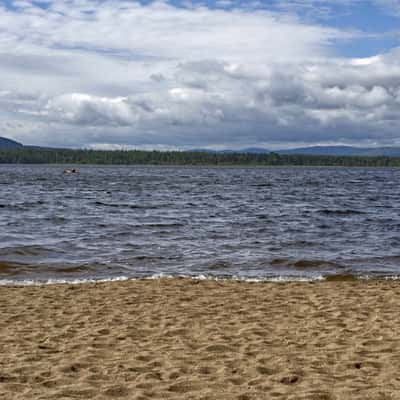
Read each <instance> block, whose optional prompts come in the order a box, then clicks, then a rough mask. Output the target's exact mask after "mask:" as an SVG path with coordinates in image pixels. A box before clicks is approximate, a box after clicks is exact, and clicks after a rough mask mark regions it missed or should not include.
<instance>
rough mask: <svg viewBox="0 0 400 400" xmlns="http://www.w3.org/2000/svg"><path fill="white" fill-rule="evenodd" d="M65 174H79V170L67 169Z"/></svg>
mask: <svg viewBox="0 0 400 400" xmlns="http://www.w3.org/2000/svg"><path fill="white" fill-rule="evenodd" d="M64 174H79V170H77V169H75V168H73V169H65V170H64Z"/></svg>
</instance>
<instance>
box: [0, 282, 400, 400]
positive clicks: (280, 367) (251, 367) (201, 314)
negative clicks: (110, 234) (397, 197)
mask: <svg viewBox="0 0 400 400" xmlns="http://www.w3.org/2000/svg"><path fill="white" fill-rule="evenodd" d="M399 304H400V285H399V284H398V283H397V282H396V281H381V280H370V281H339V282H327V281H319V282H280V283H275V282H272V283H271V282H261V283H257V282H238V281H218V280H192V279H184V278H176V279H172V278H169V279H158V280H157V279H153V280H150V279H139V280H127V281H119V282H106V283H86V284H81V285H71V284H54V285H46V286H1V287H0V307H1V310H2V318H1V319H0V332H1V341H0V351H1V354H2V357H1V359H0V399H7V400H8V399H17V400H18V399H26V398H32V399H71V398H81V399H92V398H93V399H113V398H129V399H142V400H143V399H203V400H205V399H210V400H211V399H238V400H246V399H271V398H275V399H321V400H322V399H340V400H341V399H368V398H371V399H389V398H390V399H392V398H399V397H400V378H399V377H398V370H399V368H400V339H399V338H398V332H399V329H400V315H399V312H398V305H399Z"/></svg>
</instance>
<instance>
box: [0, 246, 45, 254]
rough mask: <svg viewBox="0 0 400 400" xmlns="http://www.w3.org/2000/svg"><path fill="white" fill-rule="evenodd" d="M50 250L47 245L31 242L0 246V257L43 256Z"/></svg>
mask: <svg viewBox="0 0 400 400" xmlns="http://www.w3.org/2000/svg"><path fill="white" fill-rule="evenodd" d="M50 251H51V250H50V249H49V248H48V247H45V246H41V245H37V244H33V245H23V246H10V247H3V248H0V257H9V256H43V255H45V254H48V253H49V252H50Z"/></svg>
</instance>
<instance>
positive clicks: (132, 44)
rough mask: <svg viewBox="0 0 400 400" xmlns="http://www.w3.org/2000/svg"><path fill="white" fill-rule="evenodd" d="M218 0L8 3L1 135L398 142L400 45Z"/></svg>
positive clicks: (59, 141)
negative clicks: (365, 50) (339, 51)
mask: <svg viewBox="0 0 400 400" xmlns="http://www.w3.org/2000/svg"><path fill="white" fill-rule="evenodd" d="M349 1H350V0H349ZM228 3H229V4H228ZM292 3H294V2H293V1H292ZM308 4H309V5H311V6H312V5H313V4H315V2H313V1H311V0H310V1H309V2H308ZM219 7H220V8H216V9H210V8H207V7H205V6H204V5H203V6H201V5H196V4H194V3H191V4H190V7H189V5H187V6H186V7H177V6H174V5H172V4H170V3H169V2H166V1H163V2H161V1H156V2H151V3H149V4H147V5H144V4H141V3H139V2H132V1H129V2H128V1H117V0H106V1H100V0H99V1H97V0H57V1H52V0H47V1H46V2H45V3H43V2H42V3H41V5H39V3H38V2H33V1H14V2H13V8H7V7H5V6H3V7H1V6H0V29H1V31H2V32H3V34H2V36H1V37H0V60H1V62H0V78H1V79H0V115H1V116H2V119H1V120H2V122H1V126H0V128H1V129H2V135H8V136H10V137H14V138H16V139H19V140H22V141H23V142H25V143H31V144H42V145H58V146H73V147H78V146H88V147H96V146H97V147H98V146H105V145H110V147H115V146H117V147H118V146H120V145H122V146H125V145H126V146H138V147H146V146H147V147H148V146H153V147H157V148H160V147H161V148H170V147H178V148H185V147H191V146H211V147H240V146H242V145H264V144H265V145H271V146H273V145H278V144H279V145H284V146H286V145H293V144H295V143H298V142H301V143H321V142H332V141H340V142H346V143H353V142H356V141H363V142H365V143H367V142H368V143H369V142H380V143H392V142H395V141H396V138H397V136H396V132H397V130H398V123H399V122H400V121H399V119H400V117H398V116H397V114H399V113H398V109H399V105H400V101H399V100H400V72H399V70H400V69H399V66H400V52H399V51H398V50H393V51H391V52H389V53H386V54H381V55H376V56H374V57H371V58H367V59H341V58H338V57H336V56H335V53H334V47H333V44H334V43H336V42H337V41H341V40H351V39H352V37H353V35H354V34H353V33H349V32H345V31H338V30H336V29H333V28H328V27H324V26H321V25H319V24H316V23H304V22H302V21H301V20H300V19H299V18H298V17H295V16H293V15H288V14H285V13H282V12H276V11H271V10H270V11H267V10H264V9H263V10H258V9H257V7H256V5H255V4H254V5H253V7H249V6H247V7H246V8H240V7H236V6H235V5H234V4H233V2H231V1H230V2H225V1H224V2H223V3H222V2H221V3H220V4H219Z"/></svg>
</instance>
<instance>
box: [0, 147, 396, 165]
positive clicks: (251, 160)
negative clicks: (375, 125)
mask: <svg viewBox="0 0 400 400" xmlns="http://www.w3.org/2000/svg"><path fill="white" fill-rule="evenodd" d="M0 163H2V164H103V165H106V164H110V165H113V164H114V165H132V164H152V165H254V166H263V165H264V166H268V165H270V166H273V165H297V166H345V167H400V157H383V156H382V157H360V156H316V155H312V156H310V155H286V154H276V153H268V154H250V153H214V152H192V151H142V150H112V151H103V150H71V149H46V148H29V147H25V148H19V149H0Z"/></svg>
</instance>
